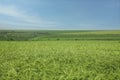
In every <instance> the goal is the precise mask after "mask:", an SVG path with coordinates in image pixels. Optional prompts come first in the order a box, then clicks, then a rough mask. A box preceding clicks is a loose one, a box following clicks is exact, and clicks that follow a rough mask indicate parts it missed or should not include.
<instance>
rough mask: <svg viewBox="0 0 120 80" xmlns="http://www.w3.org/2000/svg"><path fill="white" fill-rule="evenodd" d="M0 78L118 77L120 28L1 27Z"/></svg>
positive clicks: (78, 79)
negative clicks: (24, 29)
mask: <svg viewBox="0 0 120 80" xmlns="http://www.w3.org/2000/svg"><path fill="white" fill-rule="evenodd" d="M0 80H120V30H115V31H112V30H111V31H102V30H99V31H92V30H91V31H7V30H6V31H3V30H1V31H0Z"/></svg>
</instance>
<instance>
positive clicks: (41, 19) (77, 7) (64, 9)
mask: <svg viewBox="0 0 120 80" xmlns="http://www.w3.org/2000/svg"><path fill="white" fill-rule="evenodd" d="M2 29H25V30H26V29H28V30H106V29H108V30H111V29H120V0H0V30H2Z"/></svg>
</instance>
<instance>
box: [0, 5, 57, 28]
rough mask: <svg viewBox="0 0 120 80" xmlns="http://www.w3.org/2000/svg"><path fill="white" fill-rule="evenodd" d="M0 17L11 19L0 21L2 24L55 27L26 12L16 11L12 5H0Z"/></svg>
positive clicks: (51, 23)
mask: <svg viewBox="0 0 120 80" xmlns="http://www.w3.org/2000/svg"><path fill="white" fill-rule="evenodd" d="M0 15H4V16H10V17H12V19H11V21H7V20H5V21H1V23H2V24H10V25H16V26H25V27H26V26H33V27H35V26H37V27H50V26H56V24H55V23H54V22H51V21H46V20H41V19H40V18H39V17H37V16H34V15H29V14H28V13H27V12H26V11H24V10H21V9H18V8H17V7H16V6H13V5H9V6H8V5H0Z"/></svg>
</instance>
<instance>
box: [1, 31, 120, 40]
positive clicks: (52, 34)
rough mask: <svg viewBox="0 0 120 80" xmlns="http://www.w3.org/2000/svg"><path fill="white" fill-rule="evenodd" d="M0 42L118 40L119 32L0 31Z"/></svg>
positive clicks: (119, 37)
mask: <svg viewBox="0 0 120 80" xmlns="http://www.w3.org/2000/svg"><path fill="white" fill-rule="evenodd" d="M0 40H1V41H2V40H3V41H4V40H6V41H32V40H34V41H44V40H47V41H49V40H54V41H56V40H120V30H106V31H105V30H88V31H84V30H83V31H82V30H81V31H80V30H78V31H73V30H71V31H69V30H68V31H67V30H66V31H59V30H58V31H57V30H48V31H45V30H44V31H10V30H8V31H2V30H1V31H0Z"/></svg>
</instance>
